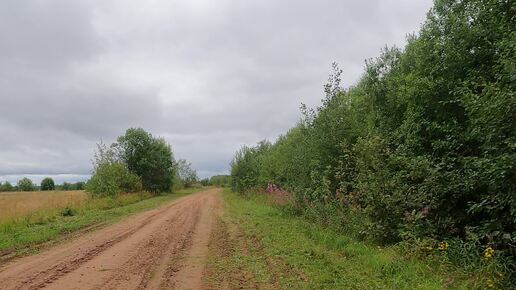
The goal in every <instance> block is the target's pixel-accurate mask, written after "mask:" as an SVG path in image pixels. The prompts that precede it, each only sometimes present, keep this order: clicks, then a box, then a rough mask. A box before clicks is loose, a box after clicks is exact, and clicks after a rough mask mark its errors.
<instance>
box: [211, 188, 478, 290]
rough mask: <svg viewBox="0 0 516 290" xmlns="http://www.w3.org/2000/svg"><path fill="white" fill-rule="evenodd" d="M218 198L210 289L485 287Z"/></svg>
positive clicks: (279, 213) (255, 205)
mask: <svg viewBox="0 0 516 290" xmlns="http://www.w3.org/2000/svg"><path fill="white" fill-rule="evenodd" d="M223 196H224V200H225V205H226V210H225V214H224V215H223V216H222V217H221V219H220V223H219V229H218V231H217V234H216V235H218V236H219V238H215V239H214V242H213V244H212V245H210V258H209V263H208V273H209V275H208V278H207V281H206V283H207V284H208V285H209V286H210V287H213V288H219V287H222V286H224V285H229V286H230V288H232V287H243V288H261V289H287V288H292V289H483V288H484V287H481V286H478V285H475V284H476V283H475V282H474V281H475V279H474V278H472V277H470V276H468V274H466V273H464V272H461V271H455V270H453V269H452V268H450V267H449V266H447V265H446V263H443V262H442V261H441V260H439V259H429V260H421V259H408V258H406V257H404V256H403V255H402V253H400V249H399V248H397V247H394V246H393V247H378V246H374V245H369V244H366V243H363V242H359V241H357V240H355V239H354V238H351V237H348V236H345V235H343V234H342V233H337V232H335V231H332V230H330V229H327V228H324V227H322V226H320V225H317V224H315V223H311V222H309V221H307V220H305V219H303V218H301V217H296V216H293V215H291V214H289V213H287V212H286V211H284V210H282V209H281V208H279V207H277V206H274V205H272V204H270V203H268V202H267V200H265V199H264V198H262V197H256V196H255V197H246V198H244V197H241V196H238V195H237V194H235V193H232V192H230V191H229V190H224V192H223ZM224 236H225V238H220V237H224ZM224 240H225V241H224ZM469 275H471V274H469ZM232 283H236V285H232ZM256 286H259V287H256Z"/></svg>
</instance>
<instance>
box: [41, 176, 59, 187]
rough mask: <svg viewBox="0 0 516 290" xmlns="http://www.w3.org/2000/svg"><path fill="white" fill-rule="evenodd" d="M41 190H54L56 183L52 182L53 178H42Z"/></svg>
mask: <svg viewBox="0 0 516 290" xmlns="http://www.w3.org/2000/svg"><path fill="white" fill-rule="evenodd" d="M40 188H41V190H54V189H55V188H56V185H55V183H54V180H53V179H52V178H50V177H45V178H43V180H41V186H40Z"/></svg>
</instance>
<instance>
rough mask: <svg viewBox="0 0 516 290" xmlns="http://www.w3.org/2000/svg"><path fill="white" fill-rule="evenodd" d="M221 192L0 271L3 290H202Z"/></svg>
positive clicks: (171, 206) (179, 203) (127, 221)
mask: <svg viewBox="0 0 516 290" xmlns="http://www.w3.org/2000/svg"><path fill="white" fill-rule="evenodd" d="M220 203H221V200H220V196H219V190H218V189H210V190H207V191H204V192H200V193H196V194H192V195H189V196H186V197H183V198H181V199H178V200H176V201H174V202H172V203H170V204H167V205H166V206H164V207H161V208H158V209H155V210H151V211H147V212H144V213H140V214H137V215H133V216H131V217H129V218H127V219H125V220H123V221H122V222H120V223H117V224H114V225H111V226H109V227H106V228H103V229H101V230H98V231H95V232H91V233H88V234H85V235H84V236H82V237H79V238H77V239H74V240H72V241H69V242H66V243H64V244H61V245H59V246H57V247H54V248H52V249H49V250H48V251H46V252H42V253H40V254H37V255H34V256H29V257H25V258H21V259H18V260H15V261H12V262H10V263H7V264H6V265H1V266H0V289H40V288H44V289H200V288H202V276H203V273H204V264H205V261H206V256H207V252H208V242H209V239H210V235H211V231H212V228H213V224H214V221H215V215H216V214H218V211H219V210H220Z"/></svg>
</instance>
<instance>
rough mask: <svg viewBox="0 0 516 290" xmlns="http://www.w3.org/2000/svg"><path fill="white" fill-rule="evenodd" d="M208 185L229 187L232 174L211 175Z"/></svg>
mask: <svg viewBox="0 0 516 290" xmlns="http://www.w3.org/2000/svg"><path fill="white" fill-rule="evenodd" d="M207 185H213V186H218V187H227V186H230V185H231V176H230V175H214V176H212V177H210V179H209V180H208V184H207Z"/></svg>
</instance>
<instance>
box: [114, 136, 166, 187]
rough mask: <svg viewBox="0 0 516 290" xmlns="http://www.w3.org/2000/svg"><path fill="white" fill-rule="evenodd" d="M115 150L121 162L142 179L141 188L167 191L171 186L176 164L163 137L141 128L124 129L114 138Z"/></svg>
mask: <svg viewBox="0 0 516 290" xmlns="http://www.w3.org/2000/svg"><path fill="white" fill-rule="evenodd" d="M112 147H115V148H116V149H117V154H118V157H119V159H120V161H121V162H123V163H124V164H126V165H127V168H128V169H129V171H131V172H133V173H135V174H136V175H138V176H139V177H140V178H141V180H142V185H143V189H145V190H147V191H150V192H168V191H170V190H171V189H172V185H173V178H174V176H175V175H176V167H175V162H174V157H173V155H172V149H171V148H170V145H168V144H167V143H166V142H165V140H164V139H162V138H154V137H153V136H152V135H151V134H150V133H147V132H145V130H143V129H141V128H130V129H127V131H126V133H125V135H122V136H120V137H118V143H115V144H113V146H112Z"/></svg>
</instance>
